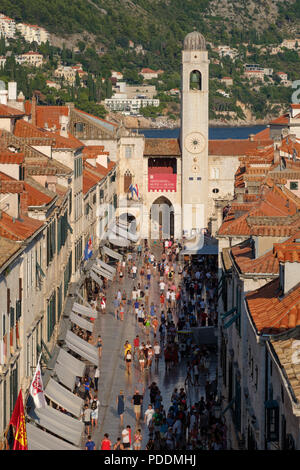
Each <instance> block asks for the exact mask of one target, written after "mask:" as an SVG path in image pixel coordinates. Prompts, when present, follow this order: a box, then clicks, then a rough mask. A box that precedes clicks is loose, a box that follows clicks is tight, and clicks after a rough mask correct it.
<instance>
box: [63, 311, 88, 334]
mask: <svg viewBox="0 0 300 470" xmlns="http://www.w3.org/2000/svg"><path fill="white" fill-rule="evenodd" d="M69 318H70V320H71V322H73V323H75V325H78V326H79V327H80V328H83V329H84V330H87V331H90V332H91V333H92V331H93V328H94V325H93V323H92V322H90V321H88V320H85V319H84V318H82V317H80V316H79V315H77V313H74V312H71V314H70V317H69Z"/></svg>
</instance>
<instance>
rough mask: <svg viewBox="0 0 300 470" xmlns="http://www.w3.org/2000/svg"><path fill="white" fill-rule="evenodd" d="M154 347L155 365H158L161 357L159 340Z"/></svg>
mask: <svg viewBox="0 0 300 470" xmlns="http://www.w3.org/2000/svg"><path fill="white" fill-rule="evenodd" d="M153 349H154V358H155V365H156V366H157V367H158V363H159V358H160V345H159V343H158V341H155V343H154V346H153Z"/></svg>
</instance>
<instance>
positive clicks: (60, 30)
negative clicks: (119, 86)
mask: <svg viewBox="0 0 300 470" xmlns="http://www.w3.org/2000/svg"><path fill="white" fill-rule="evenodd" d="M0 5H1V8H0V10H1V11H3V13H5V14H7V15H9V16H11V17H13V18H15V19H16V20H18V21H23V22H28V23H33V24H39V25H41V26H45V27H46V29H48V30H49V31H50V32H51V33H53V34H56V35H59V36H62V37H65V38H66V39H67V38H68V36H69V35H72V34H76V33H81V34H83V33H84V32H85V31H86V32H88V33H90V34H92V37H93V40H94V41H95V42H96V43H97V42H100V43H104V44H105V45H106V46H107V47H108V48H113V47H115V46H116V45H119V46H121V47H127V46H128V40H129V39H130V40H132V41H134V42H135V43H139V44H142V45H143V47H144V48H145V49H146V50H148V51H150V52H152V53H157V54H159V53H160V52H161V48H163V49H165V48H168V47H171V49H173V48H174V46H175V45H177V46H179V45H180V42H181V41H182V39H183V37H184V35H185V34H187V33H188V32H189V31H191V30H192V29H193V27H196V28H197V29H198V30H199V31H201V32H203V34H204V35H205V36H206V38H207V40H211V41H212V40H214V41H215V42H218V41H224V40H230V36H231V39H233V40H236V39H240V40H241V41H245V42H247V41H248V40H251V41H254V42H255V41H259V42H261V43H264V42H272V41H273V42H278V41H280V36H281V35H282V34H295V33H296V32H300V28H299V19H300V0H285V1H284V0H250V1H248V0H238V1H237V0H185V1H182V0H30V1H28V0H1V2H0ZM255 32H256V33H255Z"/></svg>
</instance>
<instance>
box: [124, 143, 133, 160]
mask: <svg viewBox="0 0 300 470" xmlns="http://www.w3.org/2000/svg"><path fill="white" fill-rule="evenodd" d="M132 150H133V149H132V146H131V145H126V146H125V158H131V157H132Z"/></svg>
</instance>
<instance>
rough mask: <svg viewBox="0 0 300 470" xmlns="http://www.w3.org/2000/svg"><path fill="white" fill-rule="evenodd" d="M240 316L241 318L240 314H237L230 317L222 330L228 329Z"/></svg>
mask: <svg viewBox="0 0 300 470" xmlns="http://www.w3.org/2000/svg"><path fill="white" fill-rule="evenodd" d="M240 316H241V313H237V314H236V315H234V317H232V318H231V319H230V320H229V321H228V322H227V323H225V325H224V326H223V328H224V329H226V328H229V327H230V326H231V325H232V324H233V323H234V322H235V321H237V320H238V318H240Z"/></svg>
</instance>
